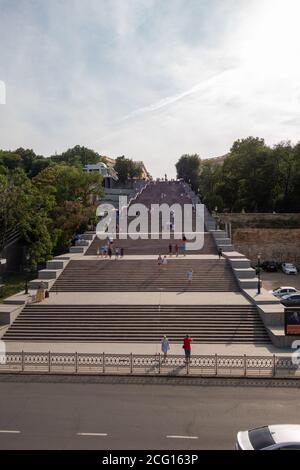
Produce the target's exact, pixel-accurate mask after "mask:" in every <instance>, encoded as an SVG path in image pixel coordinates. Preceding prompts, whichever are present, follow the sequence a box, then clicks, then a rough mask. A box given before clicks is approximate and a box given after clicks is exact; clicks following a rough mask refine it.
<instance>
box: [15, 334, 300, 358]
mask: <svg viewBox="0 0 300 470" xmlns="http://www.w3.org/2000/svg"><path fill="white" fill-rule="evenodd" d="M166 334H167V332H166ZM170 347H171V349H170V351H169V353H170V354H178V355H183V349H182V344H181V343H180V344H178V343H170ZM6 349H7V352H20V351H24V352H37V353H38V352H49V351H51V352H59V353H69V352H73V353H74V352H78V353H79V352H81V353H91V354H92V353H103V352H105V353H107V354H130V353H133V354H158V353H160V352H161V348H160V344H158V343H156V344H155V343H84V342H82V343H78V342H76V343H71V342H68V343H63V342H56V343H45V342H34V343H33V342H7V343H6ZM292 352H293V350H291V349H278V348H275V346H273V345H271V344H270V345H261V346H259V345H254V344H196V343H194V344H192V354H193V355H209V356H212V355H214V354H219V355H223V356H224V355H228V356H243V355H244V354H246V355H247V356H269V355H273V354H277V355H280V356H290V355H291V353H292Z"/></svg>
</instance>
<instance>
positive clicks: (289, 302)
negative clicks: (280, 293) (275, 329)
mask: <svg viewBox="0 0 300 470" xmlns="http://www.w3.org/2000/svg"><path fill="white" fill-rule="evenodd" d="M281 303H282V304H283V305H285V306H286V307H290V306H293V305H300V292H297V294H289V295H285V296H284V297H281Z"/></svg>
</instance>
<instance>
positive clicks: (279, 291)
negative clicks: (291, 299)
mask: <svg viewBox="0 0 300 470" xmlns="http://www.w3.org/2000/svg"><path fill="white" fill-rule="evenodd" d="M297 292H298V291H297V289H295V287H290V286H284V287H276V289H273V290H270V291H269V294H273V295H275V297H278V298H281V297H283V296H284V295H290V294H296V293H297Z"/></svg>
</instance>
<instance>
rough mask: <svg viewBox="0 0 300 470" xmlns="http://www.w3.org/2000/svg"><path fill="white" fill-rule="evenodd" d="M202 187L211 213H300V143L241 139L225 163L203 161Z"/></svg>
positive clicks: (203, 195) (225, 159) (209, 160)
mask: <svg viewBox="0 0 300 470" xmlns="http://www.w3.org/2000/svg"><path fill="white" fill-rule="evenodd" d="M198 186H199V194H200V196H201V198H202V201H203V202H204V203H205V204H207V205H208V207H209V208H210V209H211V210H213V209H215V207H217V208H218V210H220V211H222V210H228V211H232V212H240V211H242V210H245V211H246V212H273V211H276V212H299V211H300V198H299V196H300V143H298V144H297V145H295V146H293V145H292V144H291V143H290V142H280V143H278V144H277V145H275V146H273V147H269V146H267V145H266V143H265V141H264V139H260V138H257V137H248V138H246V139H241V140H237V141H236V142H234V143H233V145H232V147H231V149H230V152H229V154H228V155H227V156H226V157H225V158H224V160H223V162H220V161H218V160H217V159H208V160H202V161H201V164H200V172H199V185H198Z"/></svg>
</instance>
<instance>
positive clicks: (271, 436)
mask: <svg viewBox="0 0 300 470" xmlns="http://www.w3.org/2000/svg"><path fill="white" fill-rule="evenodd" d="M236 449H237V450H300V425H299V424H279V425H271V426H263V427H260V428H256V429H251V430H250V431H241V432H239V433H238V435H237V443H236Z"/></svg>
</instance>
